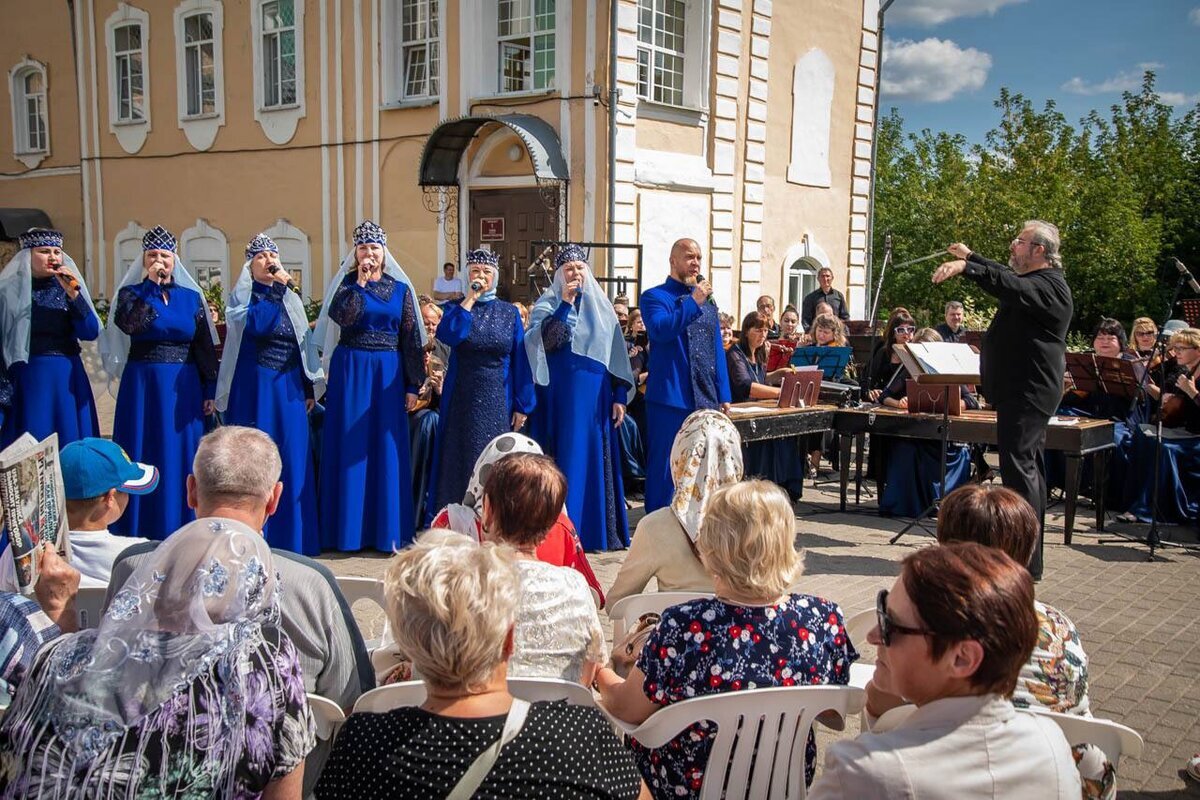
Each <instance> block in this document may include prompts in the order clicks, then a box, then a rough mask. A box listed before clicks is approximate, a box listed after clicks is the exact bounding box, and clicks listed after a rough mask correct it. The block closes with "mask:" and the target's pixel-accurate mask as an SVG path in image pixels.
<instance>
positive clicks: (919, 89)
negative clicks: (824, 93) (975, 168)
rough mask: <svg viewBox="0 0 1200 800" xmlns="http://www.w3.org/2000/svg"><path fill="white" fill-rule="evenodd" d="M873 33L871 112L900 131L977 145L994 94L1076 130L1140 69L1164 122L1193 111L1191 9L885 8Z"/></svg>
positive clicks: (1062, 3)
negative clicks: (876, 84)
mask: <svg viewBox="0 0 1200 800" xmlns="http://www.w3.org/2000/svg"><path fill="white" fill-rule="evenodd" d="M884 26H885V36H884V56H883V73H882V76H881V77H882V81H883V90H882V102H881V106H880V110H881V112H882V113H883V114H886V113H888V111H889V110H890V109H891V108H897V109H899V111H900V114H901V116H903V117H904V122H905V128H906V129H907V130H909V131H919V130H921V129H923V128H929V129H931V130H933V131H947V132H950V133H961V134H963V135H964V136H966V137H967V140H968V141H969V142H972V143H982V142H983V138H984V135H985V134H986V133H987V131H988V130H990V129H991V128H993V127H994V126H995V125H996V124H997V123H998V122H999V114H998V112H997V110H996V109H995V107H994V106H993V102H994V101H995V100H996V98H997V97H999V95H1000V89H1001V88H1002V87H1007V88H1008V89H1009V90H1010V91H1013V92H1019V93H1021V94H1023V95H1024V96H1026V97H1027V98H1029V99H1030V100H1032V101H1033V103H1034V105H1035V107H1037V108H1038V109H1041V108H1042V106H1043V105H1044V104H1045V102H1046V101H1047V100H1054V101H1055V103H1056V104H1057V106H1058V109H1059V110H1060V111H1061V112H1062V113H1063V114H1064V115H1065V116H1066V118H1067V121H1068V122H1069V123H1071V124H1072V125H1077V124H1078V122H1079V120H1080V119H1081V118H1082V117H1084V116H1086V115H1087V114H1088V112H1089V111H1091V110H1092V109H1097V110H1099V111H1101V112H1102V114H1104V115H1105V116H1107V111H1108V109H1109V107H1110V106H1112V105H1114V104H1118V103H1120V101H1121V93H1122V92H1123V91H1133V92H1136V91H1138V90H1139V88H1140V86H1141V80H1142V73H1143V71H1144V70H1145V69H1152V70H1153V71H1154V72H1155V74H1156V78H1157V80H1156V83H1155V86H1156V88H1157V90H1158V92H1159V94H1160V95H1161V97H1162V99H1163V100H1164V102H1167V103H1170V104H1172V105H1173V106H1175V109H1176V113H1178V114H1181V115H1182V114H1183V113H1186V112H1187V111H1188V110H1190V109H1191V108H1192V107H1194V106H1195V105H1196V103H1198V102H1200V0H1090V2H1089V1H1085V0H895V2H894V3H893V4H892V6H891V7H890V8H889V9H888V11H887V14H886V16H885V18H884Z"/></svg>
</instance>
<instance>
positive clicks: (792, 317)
mask: <svg viewBox="0 0 1200 800" xmlns="http://www.w3.org/2000/svg"><path fill="white" fill-rule="evenodd" d="M802 339H803V335H802V333H801V331H800V313H799V312H798V311H796V308H795V306H788V307H787V308H785V309H784V310H783V314H781V315H780V316H779V338H778V339H774V340H768V341H767V347H768V348H770V350H769V352H768V353H767V372H774V371H775V370H777V369H781V368H782V367H786V366H787V365H788V362H789V361H790V360H791V358H792V353H793V352H795V350H796V348H797V347H799V346H800V345H801V340H802ZM727 349H728V348H727Z"/></svg>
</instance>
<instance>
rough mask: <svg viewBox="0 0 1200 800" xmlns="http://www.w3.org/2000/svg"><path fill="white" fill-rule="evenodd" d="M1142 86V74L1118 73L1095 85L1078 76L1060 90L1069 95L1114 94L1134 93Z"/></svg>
mask: <svg viewBox="0 0 1200 800" xmlns="http://www.w3.org/2000/svg"><path fill="white" fill-rule="evenodd" d="M1141 85H1142V73H1141V72H1140V71H1138V72H1118V73H1117V74H1116V75H1114V76H1113V77H1111V78H1107V79H1105V80H1102V81H1099V82H1097V83H1088V82H1087V81H1085V80H1084V79H1083V78H1080V77H1078V76H1076V77H1074V78H1071V80H1069V81H1067V82H1066V83H1064V84H1063V85H1062V86H1061V87H1060V88H1061V89H1062V90H1063V91H1064V92H1070V93H1071V94H1115V93H1117V92H1136V91H1137V90H1138V89H1139V88H1141Z"/></svg>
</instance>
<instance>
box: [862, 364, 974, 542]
mask: <svg viewBox="0 0 1200 800" xmlns="http://www.w3.org/2000/svg"><path fill="white" fill-rule="evenodd" d="M962 346H963V347H968V345H965V344H964V345H962ZM896 354H897V355H898V356H899V357H900V363H902V364H903V365H904V367H905V368H906V369H907V370H908V374H909V375H910V376H911V378H910V380H913V381H916V383H918V384H920V385H923V386H940V387H941V388H942V402H941V406H942V420H941V423H940V424H939V425H938V433H939V434H940V438H939V441H940V442H941V450H940V453H939V456H940V461H941V468H942V479H941V485H940V488H939V490H938V493H937V494H936V495H935V496H934V498H933V502H932V503H930V504H929V507H928V508H926V509H925V510H924V511H922V512H921V513H920V514H919V515H918V516H917V517H914V518H913V519H912V520H910V521H909V523H908V524H907V525H905V526H904V527H903V528H901V529H900V532H899V533H897V534H896V535H895V536H893V537H892V538H891V541H890V542H889V544H895V543H896V542H898V541H900V537H902V536H904V534H906V533H908V532H909V531H910V530H912V529H913V528H914V527H915V526H917V525H921V527H922V528H924V525H923V524H922V520H924V519H925V518H926V517H929V516H930V515H932V514H933V512H935V511H937V509H938V507H939V506H941V504H942V498H943V497H944V496H945V494H946V468H947V467H946V450H947V449H949V447H950V406H951V401H950V394H951V390H953V392H954V393H955V394H958V395H961V394H962V388H961V387H962V386H963V385H964V384H976V383H979V382H980V381H981V378H980V377H979V375H966V374H949V373H947V374H937V373H931V372H929V371H927V370H926V367H925V364H924V363H923V362H922V361H921V360H920V359H918V358H917V357H916V356H914V355H913V354H912V353H911V352H909V349H908V345H903V344H901V345H896ZM883 468H884V469H886V465H885V466H884V467H883Z"/></svg>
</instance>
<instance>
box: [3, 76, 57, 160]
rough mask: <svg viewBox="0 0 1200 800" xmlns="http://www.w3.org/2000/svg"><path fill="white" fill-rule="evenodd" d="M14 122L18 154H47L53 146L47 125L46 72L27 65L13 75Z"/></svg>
mask: <svg viewBox="0 0 1200 800" xmlns="http://www.w3.org/2000/svg"><path fill="white" fill-rule="evenodd" d="M12 93H13V121H14V123H15V133H16V140H15V142H14V144H15V145H16V152H17V153H44V152H46V151H47V150H48V149H49V148H50V139H49V134H48V132H47V127H46V71H45V69H43V68H41V67H25V68H23V69H19V70H18V71H17V72H16V73H15V74H14V75H13V82H12Z"/></svg>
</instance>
